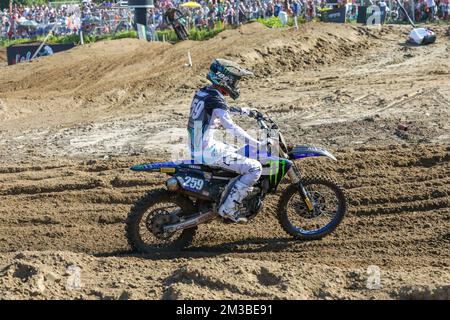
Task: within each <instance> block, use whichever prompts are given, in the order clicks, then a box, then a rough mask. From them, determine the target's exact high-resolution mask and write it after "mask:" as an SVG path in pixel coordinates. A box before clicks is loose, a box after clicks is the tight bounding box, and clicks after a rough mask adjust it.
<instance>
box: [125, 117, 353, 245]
mask: <svg viewBox="0 0 450 320" xmlns="http://www.w3.org/2000/svg"><path fill="white" fill-rule="evenodd" d="M257 122H258V125H259V127H260V128H261V129H262V130H264V131H263V132H265V133H267V136H268V137H269V138H273V137H276V139H275V141H276V142H277V145H276V147H277V149H278V150H277V151H278V154H277V157H272V156H270V154H273V153H272V152H271V151H272V150H273V149H274V145H268V146H267V154H268V155H269V156H267V157H265V159H262V160H261V164H262V166H263V174H262V175H261V178H260V179H259V181H258V182H257V183H256V184H255V185H254V187H253V191H252V192H251V193H250V194H249V195H248V196H247V197H246V198H245V199H244V200H243V201H242V204H241V206H240V214H241V216H243V217H246V218H247V221H248V223H251V220H252V219H253V218H254V217H255V216H256V215H257V214H258V213H259V212H260V211H261V208H262V204H263V202H264V198H265V196H266V195H267V194H269V193H276V192H277V190H278V186H279V184H280V182H281V181H282V180H283V179H284V178H285V177H286V176H287V177H289V179H290V182H291V183H290V184H289V185H288V186H287V187H286V188H284V190H283V191H282V194H281V197H280V199H279V202H278V208H277V213H276V214H277V218H278V221H279V222H280V224H281V227H282V228H283V230H284V231H285V232H287V233H288V234H289V235H291V236H292V237H293V238H295V239H300V240H316V239H321V238H323V237H324V236H326V235H327V234H329V233H331V232H332V231H333V230H335V229H336V227H337V226H338V225H339V223H340V222H341V221H342V219H343V218H344V215H345V213H346V211H347V199H346V196H345V192H344V190H343V189H342V187H340V186H339V184H338V183H337V182H335V181H334V180H333V179H331V178H329V177H326V176H312V177H306V176H303V175H302V174H301V171H300V169H299V167H298V166H297V163H295V162H294V161H293V160H295V159H301V158H305V157H320V156H322V157H327V158H329V159H331V160H333V161H336V158H335V157H334V156H333V155H332V154H331V153H330V152H328V151H327V150H325V149H322V148H319V147H314V146H302V145H297V146H292V145H288V144H286V142H285V139H284V137H283V135H282V133H281V132H280V130H279V127H278V125H277V124H276V123H275V122H274V121H273V120H272V119H270V118H269V117H267V116H263V115H261V116H259V117H258V118H257ZM268 141H269V140H268ZM131 170H134V171H146V172H162V173H166V174H167V175H169V176H170V177H169V178H168V179H167V181H166V188H161V189H156V190H151V191H149V192H148V193H147V194H146V195H145V196H144V197H143V198H142V199H140V200H139V201H138V202H137V203H136V204H135V205H134V206H133V207H132V208H131V211H130V212H129V214H128V217H127V220H126V236H127V239H128V243H129V244H130V246H131V247H132V249H133V250H134V251H136V252H140V253H153V252H160V251H176V250H181V249H184V248H186V247H188V246H189V245H190V244H191V243H192V240H193V239H194V236H195V234H196V232H197V228H198V225H200V224H203V223H208V222H211V221H213V220H215V219H220V220H221V221H222V222H224V223H229V222H228V220H226V219H223V218H222V217H221V216H220V215H219V214H218V213H217V211H218V209H219V207H220V205H221V204H222V202H223V201H224V199H225V198H226V196H227V194H228V191H229V189H230V187H231V186H232V183H233V181H234V180H237V179H238V178H239V176H238V175H237V174H236V173H234V172H230V171H226V170H223V169H220V168H214V167H211V166H207V165H203V164H195V163H191V162H190V161H179V162H178V161H177V162H158V163H147V164H139V165H135V166H133V167H131Z"/></svg>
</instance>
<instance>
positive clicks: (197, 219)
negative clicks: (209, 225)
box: [163, 211, 218, 233]
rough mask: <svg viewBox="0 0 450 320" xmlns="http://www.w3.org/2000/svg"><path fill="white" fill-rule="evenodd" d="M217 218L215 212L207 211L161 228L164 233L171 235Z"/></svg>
mask: <svg viewBox="0 0 450 320" xmlns="http://www.w3.org/2000/svg"><path fill="white" fill-rule="evenodd" d="M217 217H218V214H217V213H216V212H214V211H208V212H205V213H201V214H199V215H196V216H194V217H192V218H188V219H186V220H184V221H182V222H177V223H173V224H169V225H167V226H165V227H163V229H164V232H168V233H172V232H175V231H178V230H184V229H188V228H192V227H195V226H197V225H199V224H202V223H205V222H209V221H211V220H214V219H215V218H217Z"/></svg>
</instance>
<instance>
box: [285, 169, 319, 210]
mask: <svg viewBox="0 0 450 320" xmlns="http://www.w3.org/2000/svg"><path fill="white" fill-rule="evenodd" d="M287 175H288V176H289V178H290V179H291V181H292V183H294V184H296V185H297V187H298V191H299V193H300V197H301V198H302V200H303V202H304V203H305V204H306V206H307V207H308V210H309V211H313V210H314V206H313V204H312V202H311V199H309V197H308V193H307V192H306V190H305V187H304V186H303V183H302V179H301V178H302V176H301V173H300V170H299V169H298V168H297V166H296V164H295V163H292V166H291V168H290V169H289V170H288V172H287Z"/></svg>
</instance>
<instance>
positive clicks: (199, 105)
mask: <svg viewBox="0 0 450 320" xmlns="http://www.w3.org/2000/svg"><path fill="white" fill-rule="evenodd" d="M204 106H205V102H204V101H203V100H199V99H194V101H192V105H191V115H190V117H191V118H192V119H194V120H195V119H197V118H198V117H199V115H200V114H201V113H202V111H203V107H204Z"/></svg>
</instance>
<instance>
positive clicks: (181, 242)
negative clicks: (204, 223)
mask: <svg viewBox="0 0 450 320" xmlns="http://www.w3.org/2000/svg"><path fill="white" fill-rule="evenodd" d="M194 213H196V208H195V206H194V204H193V203H192V201H191V200H189V199H188V198H186V197H184V196H182V195H180V194H176V193H173V192H169V191H167V190H165V189H157V190H152V191H150V192H149V193H148V194H147V195H145V196H144V197H143V198H142V199H140V200H139V201H138V202H137V203H136V204H135V205H134V206H133V207H132V208H131V210H130V213H129V214H128V217H127V220H126V228H125V234H126V237H127V239H128V243H129V244H130V246H131V248H132V249H133V250H134V251H137V252H140V253H153V252H161V251H177V250H181V249H183V248H185V247H187V246H189V245H190V244H191V242H192V240H193V239H194V236H195V233H196V231H197V227H196V226H195V227H193V228H189V229H185V230H182V231H177V232H174V233H165V232H163V228H162V227H163V225H165V224H169V223H174V222H177V220H178V219H179V217H183V216H188V215H192V214H194Z"/></svg>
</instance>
